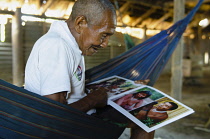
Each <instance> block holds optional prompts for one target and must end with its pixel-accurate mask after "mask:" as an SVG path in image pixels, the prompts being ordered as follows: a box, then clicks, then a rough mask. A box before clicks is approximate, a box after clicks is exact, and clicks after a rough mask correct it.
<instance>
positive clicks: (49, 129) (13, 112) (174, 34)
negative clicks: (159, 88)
mask: <svg viewBox="0 0 210 139" xmlns="http://www.w3.org/2000/svg"><path fill="white" fill-rule="evenodd" d="M202 2H203V0H200V1H199V2H198V4H197V5H196V7H195V8H194V9H193V10H192V11H191V12H190V13H189V14H188V15H187V16H186V17H185V18H184V19H183V20H180V21H178V22H177V23H175V24H174V25H173V26H172V27H171V28H169V29H167V30H164V31H162V32H160V33H159V34H157V35H155V36H154V37H152V38H150V39H148V40H147V41H145V42H144V43H142V44H140V45H138V46H136V47H134V48H132V49H130V50H129V51H127V52H125V53H124V54H122V55H120V56H118V57H116V58H114V59H112V60H109V61H107V62H105V63H104V64H101V65H99V66H97V67H94V68H92V69H90V70H87V72H86V74H87V77H88V78H89V79H91V80H92V81H95V80H99V79H102V78H105V77H109V76H112V75H119V76H122V77H126V78H129V79H132V80H138V79H147V78H149V79H151V82H150V85H153V84H154V83H155V81H156V80H157V78H158V77H159V75H160V73H161V71H162V70H163V68H164V65H165V64H166V62H167V61H168V59H169V57H170V56H171V54H172V52H173V50H174V49H175V47H176V45H177V43H178V41H179V39H180V37H181V35H182V34H183V32H184V30H185V29H186V26H187V24H188V23H189V22H190V20H191V19H192V17H193V16H194V14H195V12H196V11H197V9H198V8H199V7H200V5H201V4H202ZM122 131H123V128H120V127H118V126H116V125H114V124H111V123H106V122H104V121H103V120H101V119H98V118H96V117H93V116H89V115H87V114H85V113H82V112H80V111H78V110H76V109H73V108H71V107H68V106H66V105H63V104H61V103H59V102H56V101H53V100H50V99H48V98H45V97H42V96H39V95H37V94H34V93H31V92H29V91H27V90H25V89H23V88H20V87H16V86H14V85H12V84H9V83H7V82H5V81H3V80H0V138H4V139H11V138H15V139H28V138H50V139H51V138H52V139H53V138H56V139H58V138H59V139H60V138H62V139H63V138H69V139H80V138H81V139H82V138H91V139H103V138H104V139H116V138H118V137H119V136H120V134H121V133H122Z"/></svg>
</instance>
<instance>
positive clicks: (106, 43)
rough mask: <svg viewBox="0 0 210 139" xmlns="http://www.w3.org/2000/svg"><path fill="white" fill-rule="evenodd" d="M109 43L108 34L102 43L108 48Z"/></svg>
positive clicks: (102, 45)
mask: <svg viewBox="0 0 210 139" xmlns="http://www.w3.org/2000/svg"><path fill="white" fill-rule="evenodd" d="M108 43H109V36H107V37H106V38H105V39H104V40H103V42H102V43H101V45H100V46H101V47H103V48H106V47H107V45H108Z"/></svg>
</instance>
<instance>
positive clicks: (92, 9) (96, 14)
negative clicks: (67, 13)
mask: <svg viewBox="0 0 210 139" xmlns="http://www.w3.org/2000/svg"><path fill="white" fill-rule="evenodd" d="M107 10H110V11H111V12H112V14H113V15H114V16H116V11H115V8H114V6H113V5H112V3H111V2H110V1H109V0H77V1H76V2H75V4H74V6H73V8H72V13H71V19H72V20H75V18H76V17H78V16H81V15H83V16H85V18H86V19H87V22H88V24H92V25H98V24H99V23H100V22H101V20H102V18H103V17H104V16H103V15H104V13H105V11H107Z"/></svg>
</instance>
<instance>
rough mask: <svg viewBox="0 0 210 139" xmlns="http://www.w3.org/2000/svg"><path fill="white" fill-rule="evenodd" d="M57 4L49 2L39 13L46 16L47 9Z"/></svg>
mask: <svg viewBox="0 0 210 139" xmlns="http://www.w3.org/2000/svg"><path fill="white" fill-rule="evenodd" d="M55 2H57V0H48V1H47V3H46V4H45V5H43V6H42V7H41V8H40V11H39V13H40V15H44V13H45V12H46V11H47V9H48V8H49V7H50V6H52V5H53V4H54V3H55Z"/></svg>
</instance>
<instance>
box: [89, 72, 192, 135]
mask: <svg viewBox="0 0 210 139" xmlns="http://www.w3.org/2000/svg"><path fill="white" fill-rule="evenodd" d="M99 87H104V88H106V89H107V90H108V92H107V93H108V105H111V106H112V107H113V108H115V109H116V110H118V111H119V112H120V113H122V114H123V115H125V116H126V117H127V118H129V119H130V120H131V121H133V122H134V123H135V124H137V125H138V126H140V127H141V128H143V129H144V130H145V131H146V132H151V131H153V130H156V129H158V128H160V127H162V126H164V125H167V124H169V123H171V122H174V121H176V120H178V119H180V118H183V117H185V116H187V115H189V114H192V113H193V112H194V111H193V109H191V108H189V107H188V106H186V105H184V104H182V103H181V102H179V101H177V100H175V99H173V98H172V97H170V96H168V95H167V94H165V93H163V92H161V91H159V90H158V89H155V88H154V87H151V86H147V85H143V84H136V83H135V82H134V81H132V80H129V79H125V78H123V77H119V76H111V77H109V78H105V79H102V80H99V81H96V82H92V83H90V84H88V85H86V90H87V91H89V92H91V90H95V89H97V88H99Z"/></svg>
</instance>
